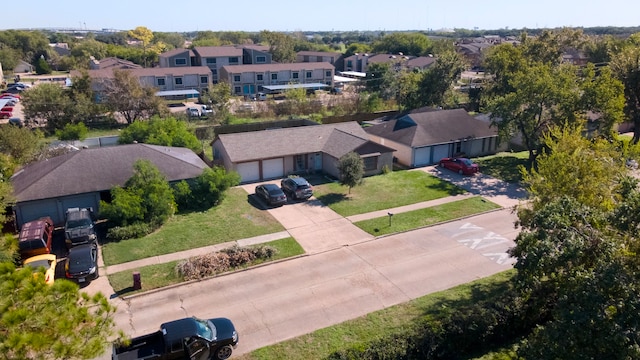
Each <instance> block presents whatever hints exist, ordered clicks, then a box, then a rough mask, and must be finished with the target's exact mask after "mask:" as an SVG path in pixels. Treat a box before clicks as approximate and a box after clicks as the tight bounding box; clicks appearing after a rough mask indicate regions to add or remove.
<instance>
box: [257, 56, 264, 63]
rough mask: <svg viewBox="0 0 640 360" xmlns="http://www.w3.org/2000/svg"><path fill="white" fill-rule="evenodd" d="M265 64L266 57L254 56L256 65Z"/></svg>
mask: <svg viewBox="0 0 640 360" xmlns="http://www.w3.org/2000/svg"><path fill="white" fill-rule="evenodd" d="M266 62H267V57H266V56H256V63H258V64H264V63H266Z"/></svg>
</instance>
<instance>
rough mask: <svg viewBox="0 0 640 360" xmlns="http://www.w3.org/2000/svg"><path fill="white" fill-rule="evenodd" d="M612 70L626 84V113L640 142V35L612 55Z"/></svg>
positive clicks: (634, 137) (636, 140) (630, 39)
mask: <svg viewBox="0 0 640 360" xmlns="http://www.w3.org/2000/svg"><path fill="white" fill-rule="evenodd" d="M610 64H611V65H610V66H611V68H612V69H613V72H614V73H615V75H616V77H617V78H618V79H620V81H622V83H623V84H624V98H625V106H624V111H625V114H626V116H627V118H628V120H629V121H632V122H633V123H634V132H633V142H634V143H638V141H640V33H637V34H634V35H633V36H631V37H630V38H629V39H627V40H626V41H625V42H624V43H623V44H622V46H621V49H620V50H619V51H617V52H612V53H611V63H610Z"/></svg>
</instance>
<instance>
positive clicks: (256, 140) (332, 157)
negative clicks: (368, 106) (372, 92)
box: [213, 122, 394, 183]
mask: <svg viewBox="0 0 640 360" xmlns="http://www.w3.org/2000/svg"><path fill="white" fill-rule="evenodd" d="M352 151H353V152H356V153H358V154H360V157H361V158H362V159H363V161H364V164H365V175H367V176H369V175H375V174H379V173H381V172H382V171H383V168H384V167H385V166H386V167H387V168H388V169H391V168H392V166H393V163H392V160H393V151H394V150H393V149H391V148H389V147H387V146H383V145H379V144H376V143H374V142H371V141H369V139H368V136H367V133H366V132H365V131H364V130H363V129H362V127H361V126H360V125H359V124H358V123H357V122H346V123H337V124H326V125H313V126H300V127H292V128H284V129H273V130H261V131H252V132H244V133H235V134H221V135H218V137H217V138H216V139H215V140H214V142H213V154H214V161H217V162H219V163H222V164H224V167H225V168H226V169H227V170H229V171H230V170H233V171H237V172H238V173H239V174H240V177H241V179H242V180H241V181H242V182H243V183H247V182H254V181H260V180H267V179H276V178H281V177H283V176H285V175H289V174H306V173H310V172H313V173H326V174H329V175H331V176H333V177H336V178H339V177H340V174H339V172H338V168H337V165H338V161H339V159H340V158H341V157H342V156H343V155H346V154H347V153H349V152H352Z"/></svg>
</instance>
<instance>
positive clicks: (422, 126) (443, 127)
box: [365, 109, 497, 147]
mask: <svg viewBox="0 0 640 360" xmlns="http://www.w3.org/2000/svg"><path fill="white" fill-rule="evenodd" d="M365 131H366V132H367V133H369V134H371V135H376V136H380V137H383V138H385V139H389V140H391V141H395V142H397V143H400V144H404V145H408V146H411V147H416V146H425V145H436V144H443V143H449V142H451V141H453V140H462V139H465V138H483V137H492V136H496V135H497V129H495V128H492V127H490V126H489V124H488V123H486V122H484V121H482V120H478V119H475V118H474V117H473V116H471V115H469V114H467V112H466V111H465V110H464V109H453V110H437V111H424V110H420V111H418V112H410V113H408V114H403V115H399V116H398V117H397V118H395V119H392V120H387V121H384V122H383V123H381V124H378V125H374V126H370V127H368V128H366V129H365Z"/></svg>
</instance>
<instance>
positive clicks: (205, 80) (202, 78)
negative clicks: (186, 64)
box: [200, 76, 209, 84]
mask: <svg viewBox="0 0 640 360" xmlns="http://www.w3.org/2000/svg"><path fill="white" fill-rule="evenodd" d="M200 83H201V84H207V83H209V77H208V76H200Z"/></svg>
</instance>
